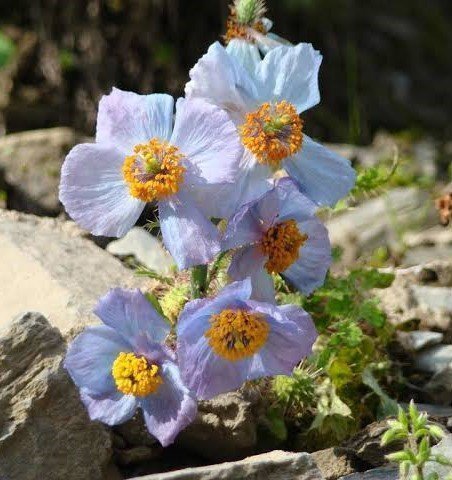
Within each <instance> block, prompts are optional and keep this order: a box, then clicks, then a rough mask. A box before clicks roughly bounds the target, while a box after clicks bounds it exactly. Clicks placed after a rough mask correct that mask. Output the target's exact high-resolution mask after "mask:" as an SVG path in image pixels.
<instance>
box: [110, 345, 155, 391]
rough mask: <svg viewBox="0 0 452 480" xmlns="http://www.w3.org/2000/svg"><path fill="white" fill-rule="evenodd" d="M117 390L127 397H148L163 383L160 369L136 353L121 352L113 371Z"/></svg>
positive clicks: (114, 363)
mask: <svg viewBox="0 0 452 480" xmlns="http://www.w3.org/2000/svg"><path fill="white" fill-rule="evenodd" d="M111 373H112V375H113V378H114V379H115V383H116V388H117V389H118V390H119V391H120V392H121V393H124V394H125V395H134V396H135V397H146V396H147V395H149V394H151V393H155V392H156V391H157V390H158V388H159V387H160V385H161V384H162V383H163V379H162V377H161V376H160V375H159V367H158V366H157V365H155V364H153V363H149V362H148V361H147V360H146V358H144V357H137V356H136V355H135V354H134V353H124V352H121V353H120V354H119V355H118V356H117V357H116V360H115V361H114V362H113V366H112V369H111Z"/></svg>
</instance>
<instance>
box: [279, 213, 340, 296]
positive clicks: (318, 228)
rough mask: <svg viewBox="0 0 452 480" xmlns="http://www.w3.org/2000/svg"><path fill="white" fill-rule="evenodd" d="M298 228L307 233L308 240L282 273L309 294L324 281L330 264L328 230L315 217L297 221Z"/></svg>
mask: <svg viewBox="0 0 452 480" xmlns="http://www.w3.org/2000/svg"><path fill="white" fill-rule="evenodd" d="M298 229H299V230H300V232H302V233H306V234H307V235H308V240H307V241H306V243H305V244H304V245H303V246H302V247H301V249H300V258H299V259H298V260H297V261H296V262H295V263H293V264H292V265H291V266H290V267H289V268H288V269H287V270H284V272H283V273H282V274H283V276H284V277H286V278H288V279H289V280H290V282H291V283H293V285H294V286H295V287H297V289H299V290H300V291H301V292H303V293H305V294H306V295H309V294H310V293H311V292H312V291H313V290H315V289H316V288H318V287H320V286H322V285H323V283H324V281H325V276H326V273H327V272H328V269H329V267H330V265H331V245H330V241H329V238H328V230H327V229H326V228H325V226H324V225H323V224H322V223H321V222H320V221H319V220H317V219H313V220H308V221H306V222H302V223H299V224H298Z"/></svg>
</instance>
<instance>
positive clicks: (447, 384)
mask: <svg viewBox="0 0 452 480" xmlns="http://www.w3.org/2000/svg"><path fill="white" fill-rule="evenodd" d="M423 388H424V390H425V391H426V392H427V393H429V394H430V395H431V397H432V398H433V399H434V400H435V403H440V404H442V405H450V404H451V403H452V365H448V366H447V367H445V368H443V369H442V370H439V371H438V372H436V373H435V375H433V377H432V378H431V379H430V380H429V381H428V382H427V384H426V385H424V387H423Z"/></svg>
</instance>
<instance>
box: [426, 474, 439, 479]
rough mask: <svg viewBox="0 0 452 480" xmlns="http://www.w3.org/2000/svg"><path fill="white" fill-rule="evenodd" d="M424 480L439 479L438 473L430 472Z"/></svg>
mask: <svg viewBox="0 0 452 480" xmlns="http://www.w3.org/2000/svg"><path fill="white" fill-rule="evenodd" d="M425 480H439V475H438V474H437V473H436V472H432V473H430V474H429V475H428V477H427V478H426V479H425Z"/></svg>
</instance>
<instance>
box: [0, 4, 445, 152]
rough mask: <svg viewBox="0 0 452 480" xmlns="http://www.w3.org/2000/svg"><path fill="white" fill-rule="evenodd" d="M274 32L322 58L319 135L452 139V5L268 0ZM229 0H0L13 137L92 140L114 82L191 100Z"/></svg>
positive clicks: (2, 97) (6, 118) (0, 86)
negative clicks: (58, 133) (188, 86)
mask: <svg viewBox="0 0 452 480" xmlns="http://www.w3.org/2000/svg"><path fill="white" fill-rule="evenodd" d="M267 3H268V7H269V14H268V16H269V17H270V18H271V19H272V20H273V21H274V23H275V25H274V28H273V31H274V32H275V33H278V34H280V35H281V36H283V37H285V38H287V39H289V40H291V41H292V42H300V41H304V42H311V43H313V44H314V46H315V47H316V48H317V49H319V50H320V51H321V52H322V54H323V56H324V61H323V66H322V69H321V77H320V84H321V93H322V103H321V105H320V106H318V107H316V108H315V109H314V110H313V111H312V112H309V113H308V114H307V115H306V117H305V119H306V121H307V124H306V128H307V131H308V133H310V134H311V135H314V136H317V137H320V138H321V139H323V140H328V141H331V142H351V143H357V144H366V143H369V142H370V141H371V140H372V138H373V136H374V133H375V132H376V131H377V130H379V129H386V130H389V131H393V132H395V131H397V132H398V131H401V130H404V131H408V132H409V134H410V135H413V136H416V135H423V134H427V135H429V136H434V137H436V138H437V139H438V140H440V141H447V140H450V138H451V137H452V122H451V117H452V113H451V112H452V88H451V85H452V55H451V52H450V48H451V46H452V28H451V26H452V2H451V1H450V0H430V1H427V0H396V1H394V0H368V1H362V0H268V2H267ZM227 14H228V1H227V0H76V1H75V0H74V1H62V0H34V1H31V0H14V1H11V0H1V2H0V66H1V67H0V111H2V112H3V118H2V128H3V131H7V132H14V131H21V130H29V129H34V128H43V127H50V126H57V125H67V126H72V127H75V128H77V129H78V130H80V131H82V132H84V133H86V134H88V135H91V134H92V133H93V131H94V126H95V117H96V108H97V102H98V99H99V97H100V96H101V95H102V94H104V93H106V92H108V91H109V90H110V89H111V87H112V86H118V87H120V88H123V89H128V90H134V91H138V92H141V93H145V92H163V91H165V92H169V93H171V94H173V95H176V96H177V95H182V93H183V87H184V84H185V82H186V81H187V79H188V70H189V69H190V68H191V67H192V66H193V65H194V63H195V62H196V61H197V59H198V58H199V57H200V56H201V55H202V54H203V53H204V52H205V51H206V50H207V48H208V46H209V44H211V43H212V42H214V41H215V40H218V39H219V38H220V34H222V33H224V25H225V21H226V17H227Z"/></svg>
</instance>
